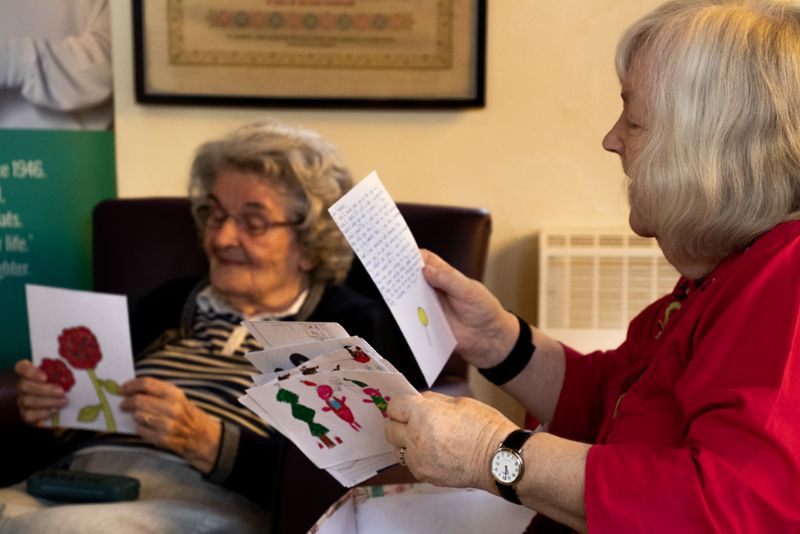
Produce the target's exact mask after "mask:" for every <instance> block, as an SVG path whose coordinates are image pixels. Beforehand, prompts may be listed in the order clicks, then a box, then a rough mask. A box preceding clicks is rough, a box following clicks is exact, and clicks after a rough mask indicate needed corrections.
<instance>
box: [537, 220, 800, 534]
mask: <svg viewBox="0 0 800 534" xmlns="http://www.w3.org/2000/svg"><path fill="white" fill-rule="evenodd" d="M676 302H678V303H679V304H680V306H678V305H677V304H674V303H676ZM676 308H677V309H676ZM668 311H669V312H670V313H669V314H668ZM667 314H668V318H667V319H668V320H666V321H665V316H666V315H667ZM550 430H551V432H553V433H554V434H557V435H560V436H563V437H566V438H570V439H575V440H580V441H584V442H588V443H594V444H595V445H593V446H592V447H591V449H590V451H589V455H588V458H587V465H586V492H585V502H586V515H587V521H588V525H589V530H590V532H681V533H686V532H748V533H749V532H800V222H790V223H784V224H781V225H779V226H777V227H775V228H773V229H772V230H771V231H769V232H768V233H766V234H765V235H764V236H762V237H761V238H759V239H758V240H757V241H756V242H755V243H754V244H753V245H752V246H751V247H749V248H748V249H747V250H745V251H744V252H742V253H738V254H735V255H733V256H731V257H729V258H727V259H726V260H724V261H723V262H722V263H721V264H720V265H719V266H717V267H716V268H715V269H714V271H713V272H712V273H711V274H710V275H709V276H708V277H707V278H705V279H704V280H703V281H701V282H698V283H694V282H691V281H687V280H685V279H681V280H680V281H679V282H678V285H677V286H676V289H675V291H674V292H673V294H672V295H669V296H667V297H664V298H662V299H660V300H658V301H656V302H655V303H653V304H652V305H650V306H649V307H648V308H646V309H645V310H644V311H643V312H642V313H641V314H640V315H639V316H638V317H637V318H636V319H634V320H633V321H632V322H631V325H630V327H629V329H628V335H627V339H626V341H625V342H624V343H623V344H622V345H621V346H620V347H619V348H618V349H617V350H614V351H609V352H595V353H592V354H589V355H586V356H581V355H579V354H578V353H576V352H575V351H573V350H571V349H569V348H567V349H566V377H565V381H564V387H563V390H562V392H561V397H560V398H559V402H558V406H557V408H556V413H555V416H554V419H553V421H552V423H551V425H550Z"/></svg>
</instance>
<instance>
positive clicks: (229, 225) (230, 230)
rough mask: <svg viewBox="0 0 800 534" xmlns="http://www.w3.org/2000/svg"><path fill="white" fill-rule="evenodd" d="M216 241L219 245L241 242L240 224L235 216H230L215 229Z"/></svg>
mask: <svg viewBox="0 0 800 534" xmlns="http://www.w3.org/2000/svg"><path fill="white" fill-rule="evenodd" d="M214 242H215V243H216V244H217V245H230V244H232V243H238V242H239V226H238V225H237V224H236V221H235V220H234V218H233V217H228V218H227V219H225V220H224V221H222V224H221V225H220V226H219V228H217V229H216V230H214Z"/></svg>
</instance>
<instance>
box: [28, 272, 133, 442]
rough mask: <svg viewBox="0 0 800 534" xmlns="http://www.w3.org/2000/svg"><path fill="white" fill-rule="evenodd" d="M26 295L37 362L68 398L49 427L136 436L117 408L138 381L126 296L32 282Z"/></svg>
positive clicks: (32, 349)
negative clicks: (126, 387)
mask: <svg viewBox="0 0 800 534" xmlns="http://www.w3.org/2000/svg"><path fill="white" fill-rule="evenodd" d="M25 295H26V298H27V304H28V325H29V330H30V340H31V355H32V359H33V363H34V365H36V366H38V367H39V368H40V369H42V370H43V371H44V372H45V374H47V378H48V381H49V382H52V383H55V384H59V385H60V386H61V387H62V388H64V391H65V392H66V394H67V399H68V404H67V405H66V406H65V407H64V408H62V409H61V411H59V412H58V413H56V414H54V415H53V416H52V417H51V418H50V419H49V420H48V421H47V423H46V425H47V426H51V427H68V428H84V429H91V430H99V431H105V432H118V433H123V434H135V433H136V432H135V428H136V424H135V422H134V420H133V418H132V417H131V416H130V415H129V414H127V413H125V412H123V411H121V410H120V408H119V405H120V403H121V402H122V400H123V397H122V396H121V395H120V394H119V391H118V390H119V386H120V385H121V384H123V383H124V382H126V381H127V380H130V379H132V378H134V377H135V372H134V368H133V354H132V351H131V341H130V331H129V327H128V306H127V302H126V299H125V297H124V296H119V295H108V294H103V293H95V292H90V291H77V290H72V289H61V288H55V287H46V286H40V285H33V284H27V285H26V286H25Z"/></svg>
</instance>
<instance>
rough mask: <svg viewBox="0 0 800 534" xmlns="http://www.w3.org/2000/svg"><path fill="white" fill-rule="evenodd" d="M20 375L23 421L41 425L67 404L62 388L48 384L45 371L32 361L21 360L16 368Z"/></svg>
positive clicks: (18, 399)
mask: <svg viewBox="0 0 800 534" xmlns="http://www.w3.org/2000/svg"><path fill="white" fill-rule="evenodd" d="M14 372H15V373H17V375H19V382H18V383H17V407H18V408H19V414H20V416H21V417H22V420H23V421H25V422H26V423H28V424H30V425H40V424H41V423H42V422H43V421H44V420H46V419H48V418H50V417H52V416H53V415H55V414H56V413H58V411H59V410H61V408H63V407H64V406H66V404H67V396H66V395H65V394H64V390H63V388H62V387H61V386H59V385H56V384H48V383H47V375H45V374H44V371H42V370H41V369H39V368H38V367H36V366H35V365H33V363H31V362H30V360H20V361H18V362H17V364H16V365H15V366H14Z"/></svg>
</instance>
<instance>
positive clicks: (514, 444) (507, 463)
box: [491, 429, 536, 504]
mask: <svg viewBox="0 0 800 534" xmlns="http://www.w3.org/2000/svg"><path fill="white" fill-rule="evenodd" d="M535 433H536V432H534V431H533V430H525V429H518V430H515V431H513V432H512V433H511V434H509V435H508V437H506V439H504V440H503V443H501V444H500V447H498V449H497V450H496V451H495V452H494V455H493V456H492V465H491V470H492V476H493V477H494V483H495V485H497V490H498V491H499V492H500V495H502V496H503V498H504V499H506V500H507V501H511V502H513V503H515V504H522V503H521V502H520V500H519V497H517V490H516V487H517V482H519V481H520V479H521V478H522V474H523V473H524V472H525V462H524V461H523V460H522V453H521V451H522V446H523V445H524V444H525V442H526V441H528V438H530V437H531V436H532V435H534V434H535Z"/></svg>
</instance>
